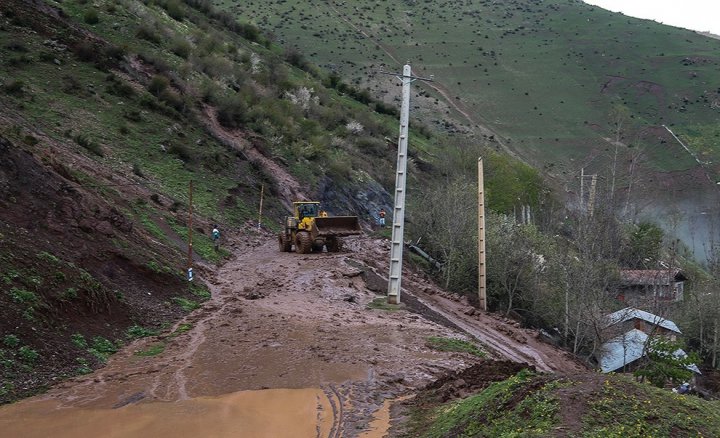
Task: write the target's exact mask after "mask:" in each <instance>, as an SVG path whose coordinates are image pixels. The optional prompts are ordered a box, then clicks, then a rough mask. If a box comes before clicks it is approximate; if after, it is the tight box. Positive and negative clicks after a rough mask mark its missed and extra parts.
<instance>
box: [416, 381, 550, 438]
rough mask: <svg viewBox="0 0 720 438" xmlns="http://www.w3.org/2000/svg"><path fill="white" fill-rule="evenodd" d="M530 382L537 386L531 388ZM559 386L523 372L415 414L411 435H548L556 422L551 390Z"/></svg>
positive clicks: (430, 437)
mask: <svg viewBox="0 0 720 438" xmlns="http://www.w3.org/2000/svg"><path fill="white" fill-rule="evenodd" d="M533 382H538V383H536V384H533V385H530V384H531V383H533ZM560 385H561V382H560V381H543V380H538V376H536V375H535V374H533V373H532V372H529V371H525V370H523V371H521V372H520V373H518V374H517V375H515V376H513V377H511V378H509V379H507V380H504V381H502V382H497V383H494V384H492V385H490V387H488V388H487V389H485V390H483V391H482V392H480V393H478V394H476V395H473V396H470V397H468V398H465V399H462V400H458V401H455V402H451V403H449V404H446V405H443V406H441V407H439V408H436V409H434V410H433V411H432V412H424V413H422V414H421V413H419V412H416V413H415V415H414V416H413V419H412V420H411V423H414V424H415V429H413V432H412V434H411V436H417V437H427V438H441V437H459V436H462V437H472V436H503V437H520V436H523V437H542V436H548V434H549V433H550V431H551V430H552V428H553V427H554V426H556V425H557V423H558V420H559V418H558V407H559V406H558V402H557V400H556V398H555V397H554V396H553V391H554V390H555V389H557V388H558V387H559V386H560ZM518 395H520V396H521V397H518ZM423 415H428V417H425V418H423V417H422V416H423Z"/></svg>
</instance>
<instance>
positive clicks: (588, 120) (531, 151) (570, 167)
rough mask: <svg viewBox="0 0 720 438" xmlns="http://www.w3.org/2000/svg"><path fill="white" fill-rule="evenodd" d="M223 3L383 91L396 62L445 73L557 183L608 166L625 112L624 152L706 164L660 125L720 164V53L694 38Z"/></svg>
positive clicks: (336, 5) (591, 10)
mask: <svg viewBox="0 0 720 438" xmlns="http://www.w3.org/2000/svg"><path fill="white" fill-rule="evenodd" d="M220 3H221V4H222V5H223V7H225V8H227V10H229V11H231V12H233V13H234V14H237V15H238V16H239V17H242V18H243V19H247V20H251V21H252V22H254V23H257V24H258V25H260V26H262V27H263V28H265V29H266V30H269V31H272V33H273V35H274V37H275V38H277V40H278V41H279V42H280V43H281V44H285V45H290V46H296V47H298V48H299V49H300V50H302V51H303V52H304V53H306V54H307V55H308V57H309V59H310V60H312V61H313V62H315V63H317V64H319V65H322V66H327V67H329V68H336V69H337V70H338V71H340V72H341V73H342V74H343V76H344V77H347V78H351V79H352V80H353V81H354V82H356V83H359V84H367V85H369V86H371V88H372V89H373V90H380V89H382V88H387V87H388V79H387V77H382V76H379V77H378V76H377V75H376V73H377V71H378V70H379V69H380V68H381V67H382V66H384V67H382V68H385V69H390V70H398V67H399V63H398V62H397V61H401V62H404V61H405V60H410V62H411V64H412V66H413V68H414V70H415V71H416V72H418V73H422V74H423V75H425V76H427V75H430V74H433V75H435V78H436V79H437V81H438V82H439V83H440V84H441V85H442V86H443V87H444V88H446V89H447V90H448V91H449V94H450V96H452V97H453V98H454V99H456V100H459V101H460V102H461V103H462V104H463V105H464V106H465V108H467V109H468V110H469V111H468V112H469V114H470V115H471V118H472V122H473V123H476V124H482V125H486V126H487V127H489V128H490V129H492V130H493V131H494V132H496V133H498V134H500V135H501V136H502V137H503V138H504V140H505V142H506V143H507V144H508V145H509V146H510V148H512V149H513V150H515V151H516V152H517V153H519V154H520V155H521V156H522V157H524V158H525V159H526V160H528V161H529V162H531V163H534V164H535V165H537V166H538V167H542V166H547V169H548V170H549V171H550V172H551V173H553V174H557V175H559V176H560V177H561V179H566V178H563V177H562V174H563V173H566V174H575V173H578V172H579V168H580V167H581V165H582V164H581V163H582V162H583V161H586V160H589V158H591V157H593V156H596V155H601V156H602V155H604V154H606V152H605V151H606V150H607V149H608V148H610V147H611V146H612V145H611V144H610V143H608V142H607V141H605V140H603V138H609V139H613V140H614V139H615V137H616V136H615V133H616V130H615V125H616V123H615V122H616V119H615V118H614V117H613V111H614V110H615V109H616V108H621V109H623V111H626V112H627V120H624V121H623V122H624V123H623V128H622V132H621V136H620V140H622V141H623V142H624V143H625V144H627V145H632V146H636V147H643V148H645V151H646V154H645V155H646V157H647V161H648V163H647V164H648V165H649V167H650V168H652V169H655V170H659V171H678V170H681V171H682V170H688V169H690V168H693V167H695V166H697V162H696V161H695V159H694V158H693V157H692V156H691V155H690V154H688V153H687V152H685V151H684V150H683V149H682V147H681V146H680V145H679V144H677V142H675V141H672V140H671V139H670V138H669V136H668V135H667V133H665V132H661V131H657V130H650V131H648V130H647V128H649V127H652V126H655V127H659V126H660V125H663V124H664V125H668V126H670V127H671V128H672V129H673V130H674V131H675V132H676V133H677V134H678V135H679V136H680V137H681V138H683V139H684V141H685V142H686V143H689V145H690V147H691V149H692V151H693V153H695V154H697V156H698V157H699V158H700V160H701V161H712V162H717V163H720V160H719V158H720V137H719V136H720V132H719V131H718V128H717V126H718V122H719V121H720V74H719V73H720V49H719V48H718V41H717V40H714V39H711V38H708V37H705V36H702V35H699V34H696V33H694V32H690V31H686V30H681V29H677V28H672V27H668V26H663V25H660V24H657V23H654V22H651V21H646V20H639V19H634V18H630V17H626V16H623V15H622V14H615V13H610V12H607V11H604V10H602V9H600V8H597V7H593V6H590V5H586V4H585V3H583V2H581V1H579V0H552V1H543V2H540V1H531V0H514V1H507V2H493V1H489V0H476V1H423V2H416V1H406V2H396V3H388V4H385V3H381V2H375V1H368V0H358V1H348V2H326V1H314V0H302V1H297V0H290V1H273V2H267V4H266V5H264V6H263V7H257V5H256V4H254V3H253V2H239V1H231V0H223V1H222V2H220ZM418 87H420V88H423V89H424V90H425V91H426V92H427V93H428V97H425V98H423V97H420V96H418V99H417V100H416V101H417V102H419V103H420V105H422V106H423V107H428V108H433V107H435V108H438V109H443V106H435V99H437V98H439V97H440V96H439V95H438V94H437V93H435V92H434V91H433V90H432V89H431V88H430V87H428V86H426V85H422V84H420V83H418ZM390 96H391V97H392V96H393V94H392V93H391V95H390ZM440 100H442V99H441V98H440ZM427 117H429V118H430V119H433V120H435V121H440V120H442V119H444V118H445V117H446V115H445V114H443V113H442V111H438V112H435V113H430V114H429V115H428V116H427ZM455 120H457V121H459V122H460V123H466V124H467V123H469V121H468V120H466V118H465V117H462V116H460V115H458V114H455ZM601 158H602V157H601ZM601 161H603V160H602V159H601ZM604 161H605V162H607V159H606V160H604ZM718 169H720V167H717V166H716V165H713V170H712V173H713V175H714V176H719V175H720V172H718Z"/></svg>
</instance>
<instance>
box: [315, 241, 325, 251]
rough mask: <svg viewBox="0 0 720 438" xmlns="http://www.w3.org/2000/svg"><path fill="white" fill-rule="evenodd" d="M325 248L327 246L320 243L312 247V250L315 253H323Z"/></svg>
mask: <svg viewBox="0 0 720 438" xmlns="http://www.w3.org/2000/svg"><path fill="white" fill-rule="evenodd" d="M323 246H325V244H324V243H323V242H322V241H321V242H320V243H317V242H314V243H313V245H312V250H313V252H322V250H323Z"/></svg>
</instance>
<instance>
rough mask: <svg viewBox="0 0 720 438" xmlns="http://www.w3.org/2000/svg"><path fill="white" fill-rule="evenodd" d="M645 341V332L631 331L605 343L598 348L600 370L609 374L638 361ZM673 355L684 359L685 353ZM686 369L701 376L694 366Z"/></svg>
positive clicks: (642, 353)
mask: <svg viewBox="0 0 720 438" xmlns="http://www.w3.org/2000/svg"><path fill="white" fill-rule="evenodd" d="M647 340H648V335H647V334H646V333H645V332H642V331H640V330H638V329H632V330H630V331H629V332H627V333H623V334H622V335H620V336H616V337H614V338H612V339H611V340H609V341H607V342H606V343H604V344H603V345H602V346H601V347H600V354H599V357H600V360H599V362H600V369H601V370H602V372H603V373H609V372H612V371H616V370H619V369H620V368H622V367H623V366H625V365H628V364H630V363H632V362H635V361H636V360H638V359H640V358H641V357H643V356H644V355H645V344H646V343H647ZM673 355H674V356H676V357H685V356H687V353H685V351H683V350H682V349H677V350H675V352H674V353H673ZM687 369H689V370H690V371H692V372H694V373H697V374H702V373H701V372H700V370H699V369H698V367H697V365H695V364H691V365H688V366H687Z"/></svg>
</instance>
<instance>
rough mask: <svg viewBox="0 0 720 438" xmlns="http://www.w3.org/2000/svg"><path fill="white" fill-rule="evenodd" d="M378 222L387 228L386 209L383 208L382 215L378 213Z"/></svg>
mask: <svg viewBox="0 0 720 438" xmlns="http://www.w3.org/2000/svg"><path fill="white" fill-rule="evenodd" d="M378 222H379V223H380V226H381V227H383V228H384V227H385V209H383V208H381V209H380V213H378Z"/></svg>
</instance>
